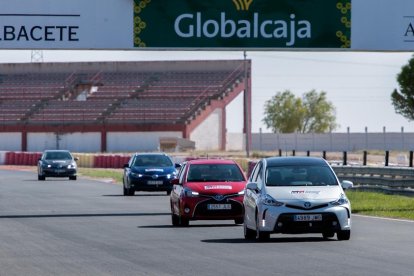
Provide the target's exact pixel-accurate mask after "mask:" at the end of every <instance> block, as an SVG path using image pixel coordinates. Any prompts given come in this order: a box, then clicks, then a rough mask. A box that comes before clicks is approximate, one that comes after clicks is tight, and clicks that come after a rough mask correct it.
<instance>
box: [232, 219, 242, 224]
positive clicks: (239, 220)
mask: <svg viewBox="0 0 414 276" xmlns="http://www.w3.org/2000/svg"><path fill="white" fill-rule="evenodd" d="M243 222H244V219H243V218H238V219H235V220H234V223H235V224H243Z"/></svg>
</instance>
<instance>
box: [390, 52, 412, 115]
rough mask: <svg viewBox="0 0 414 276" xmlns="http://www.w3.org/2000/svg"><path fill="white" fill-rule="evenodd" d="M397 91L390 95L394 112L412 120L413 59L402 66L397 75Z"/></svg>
mask: <svg viewBox="0 0 414 276" xmlns="http://www.w3.org/2000/svg"><path fill="white" fill-rule="evenodd" d="M397 81H398V84H399V91H398V90H397V89H394V91H393V92H392V94H391V101H392V104H393V105H394V109H395V111H396V112H397V113H398V114H400V115H402V116H404V117H405V118H407V119H408V120H409V121H412V120H414V57H413V58H411V60H410V61H409V62H408V64H407V65H405V66H403V68H402V69H401V72H400V73H399V74H398V75H397Z"/></svg>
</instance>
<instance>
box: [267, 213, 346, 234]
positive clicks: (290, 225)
mask: <svg viewBox="0 0 414 276" xmlns="http://www.w3.org/2000/svg"><path fill="white" fill-rule="evenodd" d="M298 214H299V213H298ZM307 214H310V213H307ZM294 215H297V214H295V213H293V214H281V215H280V216H279V218H278V220H277V222H276V224H275V229H274V232H276V233H292V234H300V233H322V232H327V231H337V230H338V229H340V225H339V222H338V218H337V217H336V215H335V214H334V213H322V221H294V220H293V216H294ZM334 222H336V225H334ZM279 223H282V226H278V225H279Z"/></svg>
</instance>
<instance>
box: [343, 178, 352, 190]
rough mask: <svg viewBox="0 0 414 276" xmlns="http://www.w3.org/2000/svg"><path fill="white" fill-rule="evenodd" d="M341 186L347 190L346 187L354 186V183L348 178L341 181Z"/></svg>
mask: <svg viewBox="0 0 414 276" xmlns="http://www.w3.org/2000/svg"><path fill="white" fill-rule="evenodd" d="M341 186H342V189H344V190H347V189H350V188H352V187H354V183H352V181H349V180H343V181H342V182H341Z"/></svg>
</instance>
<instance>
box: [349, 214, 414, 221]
mask: <svg viewBox="0 0 414 276" xmlns="http://www.w3.org/2000/svg"><path fill="white" fill-rule="evenodd" d="M352 216H356V217H363V218H372V219H381V220H390V221H400V222H411V223H414V220H408V219H396V218H382V217H374V216H366V215H356V214H352Z"/></svg>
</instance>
